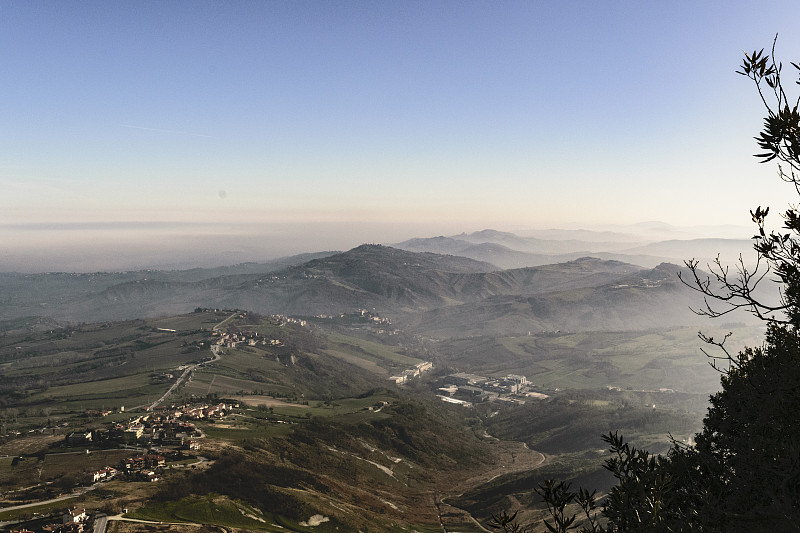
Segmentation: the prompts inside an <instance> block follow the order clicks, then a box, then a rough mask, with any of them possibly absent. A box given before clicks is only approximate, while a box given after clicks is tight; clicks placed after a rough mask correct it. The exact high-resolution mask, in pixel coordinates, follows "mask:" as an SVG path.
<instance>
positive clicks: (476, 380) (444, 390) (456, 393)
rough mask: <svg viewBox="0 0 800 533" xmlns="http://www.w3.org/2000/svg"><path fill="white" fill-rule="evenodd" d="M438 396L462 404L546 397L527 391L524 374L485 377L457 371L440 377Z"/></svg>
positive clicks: (520, 401) (517, 401) (519, 400)
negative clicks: (522, 397) (533, 396)
mask: <svg viewBox="0 0 800 533" xmlns="http://www.w3.org/2000/svg"><path fill="white" fill-rule="evenodd" d="M440 382H441V384H442V385H443V386H442V387H439V395H438V396H439V398H441V399H442V400H443V401H445V402H449V403H455V404H459V405H464V406H471V405H472V404H473V403H477V402H485V401H492V400H499V401H511V402H515V403H525V402H524V400H521V399H518V398H511V397H510V396H512V395H514V396H522V395H524V396H528V395H529V394H535V395H536V396H535V397H537V398H541V397H545V398H546V397H547V396H546V395H542V394H539V393H529V392H527V391H528V387H529V386H530V384H529V382H528V379H527V378H526V377H525V376H520V375H517V374H509V375H507V376H504V377H502V378H487V377H484V376H478V375H476V374H467V373H464V372H459V373H456V374H450V375H448V376H444V377H443V378H441V381H440Z"/></svg>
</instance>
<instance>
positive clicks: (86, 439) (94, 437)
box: [65, 403, 235, 450]
mask: <svg viewBox="0 0 800 533" xmlns="http://www.w3.org/2000/svg"><path fill="white" fill-rule="evenodd" d="M234 407H235V405H234V404H231V403H219V404H216V405H207V404H201V405H183V406H179V407H156V408H154V409H153V410H152V411H151V412H149V413H146V414H143V415H139V416H134V417H132V418H131V419H130V420H128V421H127V422H126V423H125V424H114V425H112V426H111V427H110V428H99V429H94V430H83V431H75V432H72V433H70V434H69V435H67V436H66V439H65V441H66V444H67V446H74V447H77V446H90V445H94V444H97V445H100V446H103V445H104V444H111V443H115V444H139V445H151V444H160V445H163V446H182V447H183V448H184V449H189V450H192V449H197V441H196V440H193V439H192V437H193V436H195V435H196V434H197V433H198V431H197V428H196V427H195V425H194V424H193V423H191V421H192V420H214V419H217V420H220V419H222V418H223V417H225V415H227V414H228V413H230V411H231V410H232V409H233V408H234Z"/></svg>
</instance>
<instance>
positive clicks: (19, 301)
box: [0, 232, 697, 337]
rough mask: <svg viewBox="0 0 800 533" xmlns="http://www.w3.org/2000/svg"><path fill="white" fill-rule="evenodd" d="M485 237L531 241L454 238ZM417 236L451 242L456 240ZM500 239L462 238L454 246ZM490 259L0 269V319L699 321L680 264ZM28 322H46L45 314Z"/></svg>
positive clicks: (340, 257)
mask: <svg viewBox="0 0 800 533" xmlns="http://www.w3.org/2000/svg"><path fill="white" fill-rule="evenodd" d="M489 236H491V237H492V238H494V239H497V240H503V241H504V242H506V243H508V244H515V245H516V246H521V245H522V244H524V243H528V245H529V246H534V245H538V243H536V242H535V241H528V240H527V239H523V238H519V237H516V236H513V235H510V234H499V233H498V232H494V233H488V232H482V235H481V237H477V236H475V235H474V234H473V235H472V236H467V238H466V239H463V242H466V243H469V239H472V240H478V239H480V238H486V237H489ZM420 242H422V243H423V244H424V243H428V244H430V243H434V242H436V243H442V244H443V245H444V246H453V245H454V244H453V243H455V244H458V239H454V238H452V239H451V238H434V239H430V240H420ZM502 246H503V245H501V244H491V243H490V244H486V243H482V244H477V245H472V244H469V245H468V246H466V247H465V248H464V249H465V250H470V249H472V250H475V249H480V250H484V251H487V250H492V249H496V248H493V247H502ZM504 250H507V248H504ZM451 251H454V250H453V249H452V248H451ZM516 253H525V252H516ZM487 254H488V252H487ZM495 264H496V262H492V263H489V262H486V261H481V260H478V259H476V258H468V257H462V256H460V255H453V254H450V255H444V254H434V253H430V252H411V251H407V250H402V249H399V248H393V247H389V246H381V245H362V246H359V247H357V248H354V249H352V250H350V251H348V252H344V253H335V254H334V253H327V252H326V253H322V254H317V255H314V256H299V257H296V258H287V259H284V260H281V261H279V262H273V263H269V264H245V265H238V266H235V267H229V268H226V269H209V270H204V269H194V270H188V271H140V272H125V273H97V274H63V273H62V274H0V295H2V296H0V304H2V306H0V321H6V323H7V324H17V325H18V324H19V322H18V321H19V320H20V319H21V318H22V317H31V316H37V317H48V318H50V319H54V320H58V321H68V322H96V321H105V320H122V319H131V318H137V317H144V316H161V315H169V314H178V313H184V312H187V311H189V310H191V309H194V308H195V307H217V308H239V309H247V310H251V311H255V312H259V313H269V314H274V313H280V314H291V315H305V316H313V315H319V314H334V313H345V312H351V311H354V310H356V309H369V310H374V311H375V312H377V313H379V314H381V315H383V316H386V317H389V318H390V319H392V321H393V322H394V323H395V324H397V325H398V326H400V327H403V328H407V329H409V330H410V331H413V332H420V333H424V334H426V335H430V336H436V337H453V336H470V335H484V334H489V335H494V334H498V333H524V332H527V331H541V330H546V331H552V330H557V329H561V330H587V331H588V330H601V329H603V330H608V329H615V330H630V329H643V328H649V327H656V326H659V327H661V326H669V325H680V324H693V323H695V322H696V321H697V317H696V316H695V315H694V314H693V313H691V311H689V309H688V306H689V305H690V303H691V302H692V301H693V298H694V297H695V296H696V295H695V293H693V292H692V291H691V290H690V289H689V288H687V287H685V286H684V285H683V284H681V283H680V282H679V281H678V280H677V277H676V274H677V272H678V271H679V270H680V267H678V266H677V265H675V264H668V263H665V264H661V265H659V266H657V267H655V268H643V267H640V266H636V265H633V264H630V263H624V262H620V261H615V260H607V259H598V258H588V257H585V258H579V259H576V260H571V261H565V262H561V263H555V264H550V265H540V266H534V267H529V266H526V267H522V268H511V269H499V268H497V267H496V266H495ZM695 304H697V302H696V301H695ZM30 324H32V327H34V325H35V324H39V326H38V327H51V326H52V324H51V322H49V321H43V320H38V321H31V322H30Z"/></svg>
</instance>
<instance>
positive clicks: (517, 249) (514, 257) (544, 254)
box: [393, 230, 755, 268]
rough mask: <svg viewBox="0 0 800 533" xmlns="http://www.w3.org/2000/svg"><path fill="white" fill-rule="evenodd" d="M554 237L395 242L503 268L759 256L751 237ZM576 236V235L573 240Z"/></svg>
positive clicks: (488, 234) (484, 234) (481, 235)
mask: <svg viewBox="0 0 800 533" xmlns="http://www.w3.org/2000/svg"><path fill="white" fill-rule="evenodd" d="M540 234H543V235H550V236H552V237H553V238H549V239H544V238H539V237H521V236H519V235H516V234H513V233H507V232H500V231H495V230H483V231H478V232H475V233H469V234H466V233H461V234H459V235H453V236H450V237H445V236H439V237H430V238H415V239H410V240H407V241H403V242H400V243H397V244H394V245H393V246H396V247H397V248H401V249H403V250H409V251H412V252H432V253H438V254H452V255H459V256H462V257H469V258H471V259H476V260H478V261H487V262H490V263H492V264H494V265H496V266H497V267H499V268H519V267H526V266H538V265H546V264H552V263H561V262H566V261H572V260H575V259H578V258H580V257H586V256H591V257H597V258H599V259H607V260H616V261H622V262H626V263H631V264H635V265H640V266H643V267H650V268H653V267H655V266H657V265H659V264H661V263H676V264H682V263H683V261H684V260H687V259H698V260H700V261H701V263H702V262H710V261H713V260H714V258H715V257H716V256H717V255H718V254H719V255H720V256H721V257H722V259H723V260H724V261H727V262H734V261H736V260H737V259H738V257H739V254H742V256H743V258H744V259H745V261H746V262H749V261H752V260H754V259H755V255H754V252H753V245H752V241H750V240H747V239H708V238H702V239H685V240H680V239H670V240H664V241H657V242H647V241H643V240H636V239H637V237H636V236H633V235H625V234H619V233H612V232H590V231H586V230H580V231H578V230H575V231H574V232H569V231H565V230H550V231H549V232H540ZM567 237H571V238H567ZM573 237H574V238H573Z"/></svg>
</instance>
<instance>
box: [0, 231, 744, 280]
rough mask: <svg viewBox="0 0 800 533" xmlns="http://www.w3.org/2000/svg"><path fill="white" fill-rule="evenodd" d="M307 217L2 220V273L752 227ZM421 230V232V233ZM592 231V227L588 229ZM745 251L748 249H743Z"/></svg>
mask: <svg viewBox="0 0 800 533" xmlns="http://www.w3.org/2000/svg"><path fill="white" fill-rule="evenodd" d="M429 229H430V228H427V227H425V226H414V225H413V224H409V225H404V226H399V227H398V226H394V225H389V224H383V225H374V224H373V225H364V224H348V223H338V224H335V223H308V224H294V225H292V224H278V225H271V226H268V225H262V226H255V225H244V224H242V225H232V224H229V225H225V226H220V225H214V224H180V223H155V222H151V223H137V222H117V223H115V224H111V225H108V226H107V225H106V224H102V223H94V224H87V223H84V224H64V225H57V224H29V225H16V226H14V225H6V226H0V236H1V237H2V240H3V242H4V243H5V253H4V255H3V257H2V258H0V272H9V271H15V272H23V273H37V272H98V271H123V270H144V269H166V270H171V269H188V268H196V267H200V268H208V267H217V266H230V265H235V264H239V263H245V262H264V261H269V260H273V259H278V258H281V257H287V256H292V255H297V254H303V253H313V252H326V251H346V250H349V249H351V248H354V247H356V246H358V245H360V244H383V245H392V244H396V243H400V242H403V241H406V240H410V239H413V238H430V237H438V236H458V235H460V234H462V233H473V232H477V231H483V230H496V231H504V232H509V233H514V234H515V235H519V236H523V237H536V238H541V239H552V238H554V237H553V234H555V235H557V236H558V238H563V237H562V236H563V235H565V234H566V235H568V236H569V238H571V239H574V240H581V241H587V242H593V241H594V242H605V241H607V242H620V243H623V244H622V247H623V248H624V247H625V246H626V245H629V246H630V247H634V246H636V245H638V244H645V243H650V242H658V241H664V240H690V239H700V238H723V239H725V238H727V239H747V238H749V237H750V236H751V235H750V232H751V228H748V227H747V226H709V227H698V226H695V227H688V226H685V227H678V226H671V225H669V224H666V223H661V222H647V223H639V224H633V225H605V226H600V225H598V226H596V227H587V226H577V225H576V226H572V227H569V226H565V227H562V228H531V227H528V228H524V227H494V228H489V227H475V228H463V227H456V226H454V225H453V226H450V225H442V226H441V227H440V228H439V229H441V231H439V232H432V233H426V231H427V230H429ZM415 231H418V232H419V233H416V232H415ZM589 232H594V234H591V233H589ZM744 251H747V250H744Z"/></svg>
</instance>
